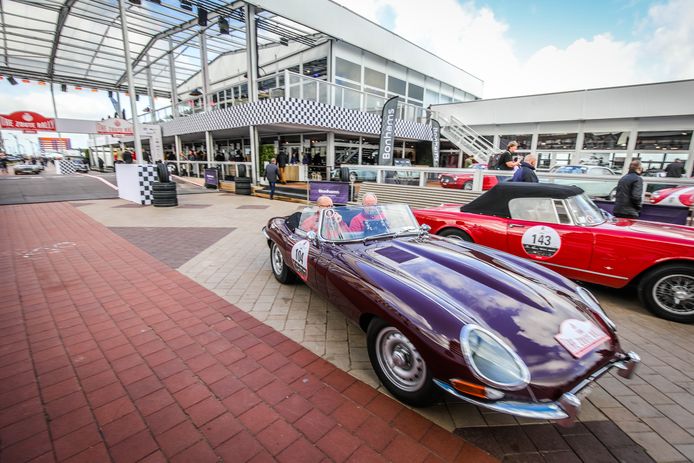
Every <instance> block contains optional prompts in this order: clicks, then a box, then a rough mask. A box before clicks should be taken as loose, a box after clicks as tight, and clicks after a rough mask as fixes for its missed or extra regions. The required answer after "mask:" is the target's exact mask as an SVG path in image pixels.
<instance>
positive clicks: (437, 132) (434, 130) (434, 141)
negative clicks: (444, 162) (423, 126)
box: [431, 119, 441, 167]
mask: <svg viewBox="0 0 694 463" xmlns="http://www.w3.org/2000/svg"><path fill="white" fill-rule="evenodd" d="M431 157H432V160H433V164H432V167H439V159H440V158H441V124H439V122H438V121H436V120H434V119H432V120H431Z"/></svg>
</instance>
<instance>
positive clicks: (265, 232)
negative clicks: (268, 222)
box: [262, 226, 270, 240]
mask: <svg viewBox="0 0 694 463" xmlns="http://www.w3.org/2000/svg"><path fill="white" fill-rule="evenodd" d="M262 232H263V235H265V239H268V240H269V239H270V235H268V234H267V226H265V227H263V229H262Z"/></svg>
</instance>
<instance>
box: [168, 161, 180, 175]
mask: <svg viewBox="0 0 694 463" xmlns="http://www.w3.org/2000/svg"><path fill="white" fill-rule="evenodd" d="M166 169H167V170H168V171H169V175H178V167H176V164H174V163H173V162H170V163H168V164H166Z"/></svg>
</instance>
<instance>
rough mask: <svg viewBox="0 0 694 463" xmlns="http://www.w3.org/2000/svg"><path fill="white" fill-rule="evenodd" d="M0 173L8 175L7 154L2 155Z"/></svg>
mask: <svg viewBox="0 0 694 463" xmlns="http://www.w3.org/2000/svg"><path fill="white" fill-rule="evenodd" d="M0 173H2V174H7V173H8V172H7V156H6V155H5V153H0Z"/></svg>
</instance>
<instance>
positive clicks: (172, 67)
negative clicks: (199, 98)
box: [169, 37, 178, 154]
mask: <svg viewBox="0 0 694 463" xmlns="http://www.w3.org/2000/svg"><path fill="white" fill-rule="evenodd" d="M173 49H174V46H173V40H172V39H171V37H169V80H170V81H171V114H172V115H173V117H174V119H176V118H177V117H178V87H177V85H178V84H177V81H176V57H175V56H174V53H173ZM177 154H178V153H177Z"/></svg>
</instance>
